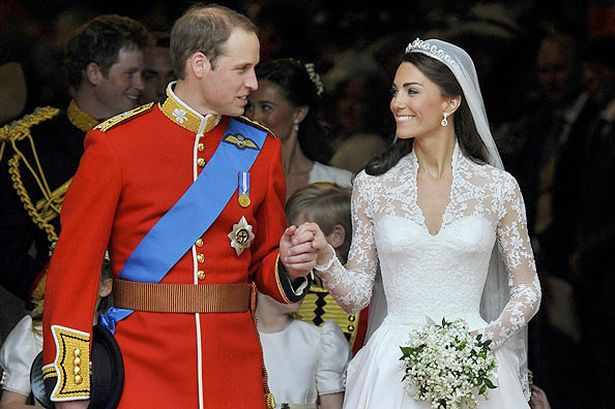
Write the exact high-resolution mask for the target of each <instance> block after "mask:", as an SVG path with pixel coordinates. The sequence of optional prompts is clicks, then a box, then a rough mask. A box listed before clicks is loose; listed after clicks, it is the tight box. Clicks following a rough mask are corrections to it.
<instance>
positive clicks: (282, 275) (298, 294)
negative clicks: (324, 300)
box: [275, 255, 314, 304]
mask: <svg viewBox="0 0 615 409" xmlns="http://www.w3.org/2000/svg"><path fill="white" fill-rule="evenodd" d="M275 277H276V281H277V283H278V288H279V290H280V293H281V294H282V297H284V301H286V302H287V303H288V304H292V303H296V302H299V301H301V300H302V299H303V297H304V296H305V294H307V292H308V290H309V289H310V286H311V285H312V281H314V273H313V272H311V271H310V273H309V274H308V275H307V276H305V277H301V278H297V279H294V280H293V279H292V278H291V277H290V275H289V274H288V272H287V271H286V267H284V264H283V263H282V261H281V260H280V256H279V255H278V259H277V262H276V271H275Z"/></svg>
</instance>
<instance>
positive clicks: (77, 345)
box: [47, 325, 90, 402]
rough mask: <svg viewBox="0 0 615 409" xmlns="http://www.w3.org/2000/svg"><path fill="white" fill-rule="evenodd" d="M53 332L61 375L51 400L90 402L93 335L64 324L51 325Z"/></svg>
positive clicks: (58, 372) (55, 364) (57, 372)
mask: <svg viewBox="0 0 615 409" xmlns="http://www.w3.org/2000/svg"><path fill="white" fill-rule="evenodd" d="M51 333H52V335H53V340H54V342H55V344H56V358H55V360H54V361H53V365H54V367H55V370H56V375H57V376H58V381H57V383H56V385H55V388H54V389H53V392H51V400H52V401H55V402H60V401H67V400H75V399H88V398H89V397H90V334H88V333H87V332H83V331H79V330H76V329H73V328H68V327H63V326H61V325H52V326H51ZM47 375H48V374H47ZM48 376H50V375H48Z"/></svg>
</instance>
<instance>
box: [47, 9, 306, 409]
mask: <svg viewBox="0 0 615 409" xmlns="http://www.w3.org/2000/svg"><path fill="white" fill-rule="evenodd" d="M171 52H172V55H173V61H174V67H175V70H176V72H177V74H178V78H179V80H178V82H177V83H176V84H175V83H171V84H170V85H169V87H168V88H167V95H168V97H167V99H166V100H165V101H164V102H163V103H161V104H159V105H153V104H149V105H144V106H142V107H140V108H137V109H135V110H133V111H129V112H127V113H124V114H121V115H119V116H117V117H114V118H111V119H109V120H108V121H106V122H104V123H102V124H100V125H99V126H97V127H96V128H95V129H94V130H92V131H90V132H89V133H88V135H87V136H86V142H85V144H86V148H85V154H84V156H83V159H82V161H81V164H80V166H79V169H78V171H77V174H76V176H75V178H74V180H73V182H72V184H71V187H70V189H69V192H68V193H67V197H66V200H65V203H64V207H63V209H62V214H61V219H62V220H61V221H62V233H61V235H60V238H59V240H58V243H57V246H56V249H55V251H54V255H53V257H52V260H51V264H50V269H49V277H48V280H47V288H46V293H45V315H44V325H43V330H44V357H43V361H44V364H45V366H44V368H43V375H44V377H46V378H48V379H49V378H56V382H55V387H54V389H53V391H52V393H51V399H52V400H54V401H55V402H56V407H58V408H72V407H79V408H85V407H87V404H88V399H89V398H90V397H91V395H90V392H91V391H90V368H89V365H88V362H89V361H90V356H89V351H90V347H91V341H92V340H91V334H92V314H93V312H94V302H95V299H96V290H97V286H98V277H99V271H100V265H101V263H102V261H103V256H104V253H105V250H106V249H108V250H109V253H110V256H111V269H112V273H113V275H114V277H115V278H116V281H115V283H114V303H115V307H117V308H114V309H112V311H110V313H109V314H108V316H106V317H104V319H103V320H102V321H103V322H105V323H106V325H107V326H108V328H110V329H111V330H113V331H114V333H115V339H116V341H117V343H118V344H119V347H120V350H121V353H122V357H123V361H124V376H125V380H124V387H123V391H122V395H121V400H120V402H119V405H118V407H120V408H131V409H132V408H153V407H173V408H212V409H223V408H258V409H263V408H265V405H266V403H265V398H264V396H265V393H266V385H265V384H266V379H263V378H264V376H263V372H264V371H263V366H262V365H263V364H262V354H261V348H260V344H259V340H258V335H257V331H256V327H255V325H254V321H253V317H252V313H251V309H252V305H251V301H252V300H253V298H252V297H251V293H252V294H253V291H252V292H251V291H250V289H251V286H250V285H249V283H255V285H256V287H258V289H259V290H260V291H262V292H264V293H266V294H269V295H271V296H272V297H274V298H275V299H277V300H278V301H281V302H287V303H289V302H295V301H298V300H299V299H301V297H302V296H303V295H304V293H305V291H306V290H307V287H309V283H310V279H309V278H304V276H306V275H307V274H308V273H309V271H310V270H311V268H312V267H313V266H314V264H315V254H314V253H313V250H312V249H311V243H310V242H309V240H310V239H311V235H309V234H308V233H299V232H296V231H295V229H294V228H293V227H291V228H289V229H287V230H286V231H285V230H284V226H285V220H284V198H285V192H284V178H283V172H282V168H281V161H280V143H279V141H277V140H276V139H275V138H274V137H273V136H272V135H270V134H269V133H268V132H267V131H266V130H265V129H264V128H261V127H260V126H258V125H255V124H253V123H250V122H249V121H248V120H246V119H243V118H239V115H241V114H242V112H243V109H244V106H245V105H246V103H247V95H248V93H249V92H250V91H252V90H254V89H256V87H257V82H256V76H255V73H254V66H255V65H256V64H257V63H258V60H259V41H258V37H257V36H256V33H255V27H254V26H253V25H252V23H251V22H250V21H249V20H248V19H247V18H245V17H244V16H242V15H240V14H238V13H236V12H234V11H232V10H229V9H227V8H224V7H220V6H202V5H200V6H196V7H193V8H191V9H189V10H188V11H187V12H186V13H185V14H184V15H183V16H182V17H181V18H180V19H179V20H178V21H177V22H176V23H175V26H174V27H173V30H172V33H171ZM238 158H239V159H238ZM207 220H209V222H206V221H207ZM208 223H209V224H208ZM186 243H187V244H186ZM278 247H279V249H278ZM246 290H247V291H246ZM91 371H92V372H96V368H91ZM269 404H270V403H268V405H269Z"/></svg>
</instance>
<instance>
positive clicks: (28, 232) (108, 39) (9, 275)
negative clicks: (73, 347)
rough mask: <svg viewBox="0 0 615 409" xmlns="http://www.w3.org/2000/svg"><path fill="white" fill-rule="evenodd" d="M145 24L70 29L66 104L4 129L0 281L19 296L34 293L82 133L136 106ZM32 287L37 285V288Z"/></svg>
mask: <svg viewBox="0 0 615 409" xmlns="http://www.w3.org/2000/svg"><path fill="white" fill-rule="evenodd" d="M146 43H147V31H146V29H145V27H144V26H143V25H142V24H140V23H138V22H136V21H134V20H132V19H130V18H128V17H121V16H117V15H105V16H98V17H96V18H94V19H92V20H90V21H88V22H87V23H85V24H84V25H82V26H81V27H80V28H78V29H77V30H76V32H75V33H74V35H73V36H72V38H71V39H70V41H69V42H68V43H67V46H66V50H65V68H66V73H67V77H68V80H69V82H70V87H71V89H70V93H71V96H72V101H71V102H70V104H69V106H68V107H67V108H66V109H59V108H55V107H44V108H38V109H36V110H35V111H34V112H33V113H31V114H30V115H26V116H25V117H23V118H21V119H19V120H18V121H16V122H15V123H13V124H12V125H11V126H10V127H7V128H5V130H7V132H5V135H4V140H3V145H4V147H3V154H2V158H1V159H0V160H1V165H0V285H2V286H4V287H5V288H6V289H8V290H9V291H11V292H12V293H14V294H15V295H17V296H18V297H20V298H22V299H24V300H26V299H28V298H29V297H30V296H31V295H32V293H33V292H35V290H36V293H37V297H38V296H40V295H42V288H43V286H44V271H45V267H46V265H47V262H48V260H49V251H50V245H51V244H52V243H53V242H55V240H56V239H57V237H58V235H59V232H60V231H59V229H60V226H59V224H60V223H59V220H60V219H59V217H58V215H59V213H60V208H61V207H62V203H63V200H64V194H65V193H66V190H67V188H68V185H69V184H70V182H71V178H72V177H73V175H74V173H75V171H76V170H77V166H78V164H79V160H80V158H81V155H82V154H83V142H84V137H85V133H86V132H87V131H88V130H90V129H91V128H93V127H94V126H96V125H97V124H98V123H99V122H101V121H102V120H105V119H107V118H109V117H111V116H114V115H116V114H118V113H120V112H123V111H126V110H129V109H132V108H134V107H135V106H136V105H137V100H138V98H139V95H140V92H141V90H142V89H143V83H142V80H141V70H142V66H143V51H142V49H143V48H144V47H145V45H146ZM37 287H38V289H37Z"/></svg>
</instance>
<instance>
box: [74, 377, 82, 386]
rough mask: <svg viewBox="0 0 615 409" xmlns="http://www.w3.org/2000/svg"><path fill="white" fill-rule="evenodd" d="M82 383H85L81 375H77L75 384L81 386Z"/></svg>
mask: <svg viewBox="0 0 615 409" xmlns="http://www.w3.org/2000/svg"><path fill="white" fill-rule="evenodd" d="M81 382H83V378H82V377H81V375H75V383H76V384H77V385H79V384H80V383H81Z"/></svg>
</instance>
